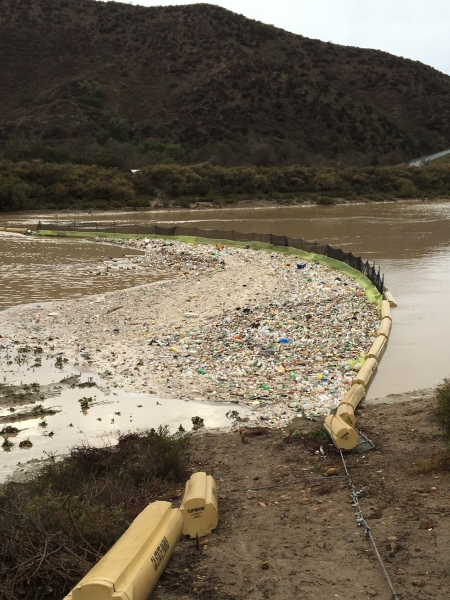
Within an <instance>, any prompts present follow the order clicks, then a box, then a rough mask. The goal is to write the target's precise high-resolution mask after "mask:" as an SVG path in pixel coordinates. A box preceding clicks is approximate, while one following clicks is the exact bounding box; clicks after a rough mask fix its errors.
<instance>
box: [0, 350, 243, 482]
mask: <svg viewBox="0 0 450 600" xmlns="http://www.w3.org/2000/svg"><path fill="white" fill-rule="evenodd" d="M35 356H37V355H35V354H33V353H31V355H28V353H27V354H26V355H24V354H20V353H18V352H17V351H16V350H12V349H10V348H1V349H0V367H1V372H2V380H1V383H7V384H11V385H15V386H17V387H16V388H15V389H16V394H17V395H19V394H20V393H21V392H23V391H24V390H23V385H24V384H28V385H29V384H31V383H39V384H40V386H42V388H41V392H42V398H40V397H39V398H38V399H37V400H36V402H34V403H22V402H21V401H20V399H19V401H18V402H17V403H14V402H13V401H11V402H10V403H9V406H13V407H14V412H11V410H10V408H9V406H1V405H0V431H1V430H2V428H3V427H5V426H6V425H12V426H14V427H17V428H18V429H20V432H19V433H18V434H15V435H8V436H7V437H8V439H9V440H10V441H11V442H13V444H14V445H13V446H12V447H11V448H10V449H9V450H5V449H3V448H0V482H2V481H4V480H5V479H6V478H7V477H8V476H10V475H11V474H12V473H13V472H14V471H16V472H17V471H19V472H20V470H21V469H23V468H25V467H26V463H27V461H30V460H31V461H33V460H42V459H45V458H46V457H48V455H49V454H57V455H61V454H64V453H65V452H67V451H68V450H69V449H70V448H71V447H73V446H76V445H80V444H83V443H91V444H95V445H101V444H111V443H114V441H115V440H116V439H117V436H118V434H119V433H120V432H126V431H129V430H135V429H140V428H145V429H150V428H152V427H153V428H155V429H156V428H158V427H159V426H160V425H167V426H169V427H170V430H171V431H172V432H173V431H175V430H176V429H178V427H179V426H180V425H182V426H183V427H184V429H185V430H186V431H190V430H191V429H192V426H193V425H192V417H193V416H199V417H201V418H202V419H203V420H204V424H205V427H208V428H214V427H229V426H230V425H231V420H230V419H229V418H228V417H227V416H226V414H227V413H228V412H229V411H230V410H237V411H238V412H239V415H240V416H241V417H244V416H245V415H246V414H247V413H248V409H247V407H243V406H239V405H235V404H231V405H230V404H219V403H217V404H213V403H207V402H193V401H189V402H188V401H184V400H176V399H171V400H167V399H164V398H159V397H157V396H156V395H154V394H137V393H126V392H121V391H120V390H115V389H108V388H107V382H105V381H104V380H102V379H101V378H100V377H98V376H96V375H95V374H94V373H91V372H90V371H89V370H88V369H87V368H77V367H74V366H71V365H68V364H64V363H63V364H62V366H61V367H57V366H55V357H49V356H46V355H39V357H41V361H42V366H40V367H37V368H36V367H34V360H35ZM19 357H20V363H21V364H19V362H18V358H19ZM77 375H78V376H79V378H78V383H81V384H83V383H86V382H89V383H90V384H95V386H93V387H84V388H80V387H79V386H78V385H77V387H73V388H70V387H69V386H68V385H66V384H64V383H60V384H59V385H58V383H59V382H61V380H64V379H65V378H67V377H73V376H77ZM49 384H56V388H59V389H56V390H53V389H52V394H51V396H50V397H48V398H46V397H45V395H46V394H45V389H46V388H45V387H43V386H47V385H49ZM83 397H84V398H92V402H89V406H90V407H89V409H87V410H82V408H81V405H80V402H79V400H80V399H81V398H83ZM37 403H39V404H40V405H42V407H43V408H44V409H52V410H54V411H55V413H54V414H47V415H42V416H41V415H40V414H39V413H37V412H36V414H30V412H32V411H33V409H35V408H36V406H37ZM21 413H28V414H27V415H26V416H24V417H22V418H21V417H20V414H21ZM44 422H45V426H43V424H44ZM27 439H29V440H30V441H31V442H32V444H33V446H32V447H31V448H20V447H19V443H20V442H21V441H23V440H27ZM0 441H3V437H0Z"/></svg>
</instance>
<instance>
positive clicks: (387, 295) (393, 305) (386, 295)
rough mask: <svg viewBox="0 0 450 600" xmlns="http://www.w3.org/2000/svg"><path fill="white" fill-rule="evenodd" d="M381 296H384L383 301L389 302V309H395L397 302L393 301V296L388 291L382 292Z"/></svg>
mask: <svg viewBox="0 0 450 600" xmlns="http://www.w3.org/2000/svg"><path fill="white" fill-rule="evenodd" d="M383 296H384V298H385V300H387V301H388V302H389V306H390V307H391V308H395V307H396V306H397V302H396V301H395V298H394V296H393V295H392V294H391V292H390V291H389V290H384V292H383Z"/></svg>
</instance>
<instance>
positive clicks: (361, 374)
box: [353, 358, 378, 389]
mask: <svg viewBox="0 0 450 600" xmlns="http://www.w3.org/2000/svg"><path fill="white" fill-rule="evenodd" d="M377 367H378V361H377V360H376V359H375V358H368V359H367V360H366V362H365V363H364V364H363V366H362V367H361V368H360V370H359V371H358V373H357V374H356V375H355V378H354V379H353V384H355V383H359V384H361V385H363V386H364V387H365V388H366V389H367V386H368V385H369V383H370V380H371V379H372V377H373V375H374V373H375V371H376V369H377Z"/></svg>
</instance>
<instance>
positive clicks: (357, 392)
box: [342, 383, 366, 410]
mask: <svg viewBox="0 0 450 600" xmlns="http://www.w3.org/2000/svg"><path fill="white" fill-rule="evenodd" d="M365 395H366V388H365V387H364V386H363V385H361V384H360V383H354V384H353V385H352V387H351V388H350V389H349V390H348V392H347V393H346V394H345V396H344V397H343V398H342V402H344V403H345V404H350V405H351V406H352V407H353V410H356V407H357V406H358V404H359V403H360V402H361V400H362V399H363V398H364V396H365Z"/></svg>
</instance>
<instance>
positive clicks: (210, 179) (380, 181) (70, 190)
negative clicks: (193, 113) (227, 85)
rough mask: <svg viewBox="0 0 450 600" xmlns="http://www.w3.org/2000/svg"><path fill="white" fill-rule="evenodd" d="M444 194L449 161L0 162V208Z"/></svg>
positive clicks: (449, 183) (449, 190) (449, 184)
mask: <svg viewBox="0 0 450 600" xmlns="http://www.w3.org/2000/svg"><path fill="white" fill-rule="evenodd" d="M437 197H441V198H445V197H447V198H448V197H450V165H448V164H443V165H436V166H434V165H433V164H431V165H428V166H426V167H421V168H409V167H406V166H404V165H399V166H394V167H346V168H333V167H301V166H298V165H294V166H291V167H270V168H266V167H229V168H224V167H218V166H213V165H211V164H209V163H202V164H196V165H189V166H188V165H178V164H158V165H149V166H147V167H145V168H143V169H141V170H140V171H139V172H137V173H130V172H125V171H120V170H118V169H111V168H110V169H106V168H104V167H98V166H95V165H84V164H72V163H65V164H57V163H44V162H43V161H42V160H34V161H28V162H25V161H21V162H16V163H15V162H9V161H2V162H0V211H14V210H34V209H45V208H47V209H52V210H53V209H55V210H56V209H59V210H60V209H64V208H73V209H83V208H97V209H107V208H121V207H124V206H127V207H148V206H153V205H155V204H156V205H157V206H160V205H164V206H168V205H171V204H173V205H178V206H186V207H188V206H190V204H191V203H193V202H213V203H216V204H223V203H233V202H238V201H239V200H243V199H256V200H257V199H261V200H262V199H264V200H276V201H278V202H286V203H289V202H295V201H299V202H303V201H305V200H311V201H315V202H318V203H321V204H332V203H334V202H337V201H339V200H341V199H347V200H352V199H357V198H367V199H371V200H387V199H392V198H437Z"/></svg>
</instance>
